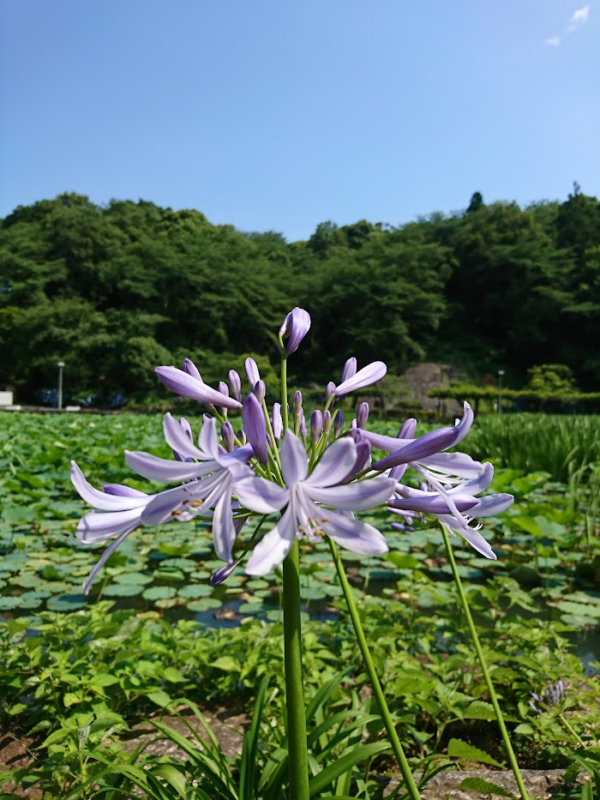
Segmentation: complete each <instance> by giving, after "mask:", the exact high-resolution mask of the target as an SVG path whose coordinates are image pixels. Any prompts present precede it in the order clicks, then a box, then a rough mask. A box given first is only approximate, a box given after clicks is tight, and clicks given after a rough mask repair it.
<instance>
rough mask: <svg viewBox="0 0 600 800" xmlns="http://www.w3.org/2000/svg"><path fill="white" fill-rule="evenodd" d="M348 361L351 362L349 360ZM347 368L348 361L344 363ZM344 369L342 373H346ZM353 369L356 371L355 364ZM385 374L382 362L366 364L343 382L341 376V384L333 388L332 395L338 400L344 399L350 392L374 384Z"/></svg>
mask: <svg viewBox="0 0 600 800" xmlns="http://www.w3.org/2000/svg"><path fill="white" fill-rule="evenodd" d="M349 360H350V361H351V359H349ZM347 366H348V361H347V362H346V367H347ZM346 367H344V373H346ZM354 369H356V363H354ZM386 372H387V366H386V365H385V364H384V363H383V361H373V363H372V364H367V366H366V367H363V368H362V369H359V371H358V372H355V373H354V374H352V375H351V377H349V378H347V379H346V380H343V377H344V376H343V375H342V382H341V383H340V385H339V386H336V387H335V389H334V390H333V393H334V394H335V396H336V397H338V398H340V397H344V396H345V395H347V394H350V392H355V391H356V390H357V389H364V387H365V386H370V385H371V384H372V383H376V382H377V381H379V380H381V378H383V376H384V375H385V374H386Z"/></svg>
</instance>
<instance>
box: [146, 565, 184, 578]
mask: <svg viewBox="0 0 600 800" xmlns="http://www.w3.org/2000/svg"><path fill="white" fill-rule="evenodd" d="M154 577H155V579H156V580H158V581H184V580H185V575H184V573H183V572H182V571H181V570H180V569H175V568H174V567H163V566H162V564H161V565H160V567H159V568H158V569H157V570H156V571H155V573H154Z"/></svg>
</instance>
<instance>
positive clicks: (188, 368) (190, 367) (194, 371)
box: [182, 358, 202, 381]
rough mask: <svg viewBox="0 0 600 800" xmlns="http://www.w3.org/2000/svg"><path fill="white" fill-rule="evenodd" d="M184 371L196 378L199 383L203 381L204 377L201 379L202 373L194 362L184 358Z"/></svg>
mask: <svg viewBox="0 0 600 800" xmlns="http://www.w3.org/2000/svg"><path fill="white" fill-rule="evenodd" d="M182 369H183V371H184V372H187V374H188V375H191V376H192V378H196V380H197V381H201V380H202V377H201V375H200V373H199V372H198V368H197V367H196V365H195V364H194V362H193V361H192V360H191V358H184V359H183V364H182Z"/></svg>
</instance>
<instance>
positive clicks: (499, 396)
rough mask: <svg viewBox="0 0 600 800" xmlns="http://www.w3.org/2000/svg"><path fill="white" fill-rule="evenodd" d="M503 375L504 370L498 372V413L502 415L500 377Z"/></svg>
mask: <svg viewBox="0 0 600 800" xmlns="http://www.w3.org/2000/svg"><path fill="white" fill-rule="evenodd" d="M503 375H504V370H503V369H499V370H498V413H499V414H501V413H502V376H503Z"/></svg>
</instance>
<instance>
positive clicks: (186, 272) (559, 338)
mask: <svg viewBox="0 0 600 800" xmlns="http://www.w3.org/2000/svg"><path fill="white" fill-rule="evenodd" d="M295 305H300V306H303V307H305V308H306V309H308V310H309V311H310V313H311V315H312V319H313V330H312V332H311V335H310V337H308V338H307V339H306V340H305V342H304V343H303V346H302V348H301V350H300V351H299V352H298V353H297V354H296V356H294V362H293V364H292V363H291V364H290V366H291V367H292V368H293V370H294V372H295V374H294V377H295V378H296V379H297V380H298V382H299V383H303V382H304V383H306V382H309V381H310V382H314V381H323V382H325V381H327V380H329V379H334V380H337V379H339V374H338V373H339V369H340V365H341V364H342V363H343V360H344V359H345V358H346V357H348V356H350V355H356V356H357V357H358V360H359V364H360V365H362V364H364V363H365V362H367V361H368V360H373V359H382V360H384V361H386V362H387V364H388V366H389V368H390V370H391V371H392V372H401V371H402V370H403V369H405V368H406V367H407V366H409V365H411V364H414V363H416V362H418V361H421V360H423V359H428V360H443V361H450V362H452V363H455V364H459V365H461V366H463V367H464V368H466V369H467V371H469V372H470V373H471V374H472V376H473V377H476V376H478V375H485V374H486V373H487V374H493V375H495V374H496V371H497V369H498V368H502V369H505V370H506V371H507V376H508V378H509V380H512V381H515V382H517V383H518V381H519V379H520V378H522V377H523V376H524V375H525V373H526V370H527V368H528V367H530V366H532V365H534V364H540V363H563V364H567V365H569V366H570V367H571V368H572V369H573V371H574V373H575V377H576V380H577V382H578V384H579V386H580V388H582V389H587V390H598V389H600V350H599V343H600V202H599V201H598V200H597V199H596V198H594V197H589V196H586V195H584V194H582V193H580V191H579V189H578V187H577V186H576V187H575V188H574V190H573V193H572V194H570V195H569V197H568V199H567V200H566V201H565V202H563V203H557V202H552V203H549V202H544V203H538V204H535V205H532V206H530V207H528V208H525V209H521V208H519V206H517V205H516V204H515V203H509V202H498V203H493V204H490V205H486V204H485V203H484V202H483V199H482V198H481V195H479V194H478V193H476V194H475V195H473V197H472V199H471V203H470V205H469V208H468V209H467V211H465V212H464V213H460V214H454V215H451V216H444V215H442V214H432V215H431V216H430V217H428V218H427V219H420V220H419V221H417V222H412V223H409V224H407V225H402V226H400V227H397V228H394V227H391V226H388V225H384V224H381V223H377V224H372V223H369V222H365V221H361V222H358V223H356V224H354V225H348V226H344V227H337V226H336V225H334V224H332V223H324V224H322V225H319V226H318V228H317V230H316V231H315V233H314V234H313V236H311V238H310V239H309V240H308V241H306V242H294V243H289V244H288V243H286V241H285V239H284V238H283V237H282V236H280V235H279V234H277V233H250V234H245V233H240V232H239V231H236V230H235V229H234V228H233V227H231V226H227V225H212V224H210V222H208V221H207V219H206V218H205V217H204V216H203V215H202V214H201V213H199V212H198V211H172V210H171V209H168V208H159V207H158V206H155V205H154V204H152V203H149V202H138V203H134V202H129V201H113V202H111V203H110V204H109V205H108V206H107V207H99V206H96V205H94V204H93V203H91V202H90V201H89V200H88V199H87V198H86V197H82V196H79V195H74V194H64V195H61V196H59V197H57V198H56V199H54V200H42V201H40V202H38V203H35V204H34V205H32V206H26V207H23V206H21V207H19V208H17V209H16V210H15V211H14V212H13V213H12V214H10V215H9V216H7V217H6V218H5V219H4V220H2V222H1V227H0V348H1V352H2V359H1V366H0V384H5V383H7V384H12V385H14V386H16V387H17V389H18V393H19V394H18V396H19V399H20V400H21V401H27V400H30V401H32V400H35V399H39V395H40V390H42V389H43V388H44V387H50V386H54V385H55V383H56V373H57V369H56V363H57V361H58V360H63V361H65V362H66V365H67V366H66V368H65V380H66V384H67V385H68V389H69V395H68V396H69V397H70V398H71V399H73V400H74V399H76V397H77V396H78V393H79V394H80V395H84V394H89V393H92V394H95V395H98V396H104V398H109V397H110V396H111V395H113V396H114V395H115V394H117V393H122V394H125V395H127V396H128V397H134V398H138V399H141V398H143V397H144V396H146V395H147V394H148V393H155V394H157V395H158V394H159V388H158V386H157V381H156V380H155V378H154V375H153V367H154V366H156V365H158V364H178V363H179V362H180V361H181V360H182V359H183V357H185V356H189V357H191V358H192V359H194V360H195V361H196V362H197V363H198V365H199V366H200V368H201V371H202V375H203V378H204V379H205V380H207V381H216V380H219V379H221V378H225V377H226V371H227V369H229V368H230V367H231V366H232V365H233V364H234V363H235V364H237V365H238V366H239V365H241V363H242V361H243V357H245V356H246V355H248V354H261V355H264V354H272V356H273V359H272V360H273V362H275V361H276V358H277V356H276V347H275V339H274V334H275V332H276V330H277V328H278V326H279V324H280V323H281V320H282V319H283V316H284V314H285V313H286V312H287V311H288V310H289V309H290V308H292V307H293V306H295ZM260 364H261V366H262V367H263V369H265V370H268V362H266V361H265V360H264V359H263V360H262V361H261V362H260Z"/></svg>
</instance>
